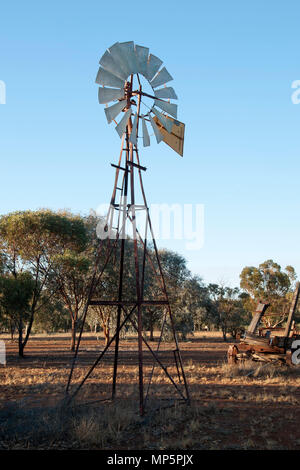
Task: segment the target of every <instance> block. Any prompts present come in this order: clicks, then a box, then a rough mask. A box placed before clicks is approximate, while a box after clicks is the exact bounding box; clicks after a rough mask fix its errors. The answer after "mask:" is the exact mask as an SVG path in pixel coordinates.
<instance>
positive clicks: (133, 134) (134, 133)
mask: <svg viewBox="0 0 300 470" xmlns="http://www.w3.org/2000/svg"><path fill="white" fill-rule="evenodd" d="M137 120H138V115H137V113H136V114H135V116H134V120H133V124H132V130H131V134H130V138H129V141H130V142H131V143H132V144H133V145H136V144H137Z"/></svg>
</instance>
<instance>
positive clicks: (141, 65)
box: [135, 45, 149, 78]
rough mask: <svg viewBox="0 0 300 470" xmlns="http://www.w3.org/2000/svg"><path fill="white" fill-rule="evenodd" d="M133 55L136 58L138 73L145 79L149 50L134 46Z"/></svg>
mask: <svg viewBox="0 0 300 470" xmlns="http://www.w3.org/2000/svg"><path fill="white" fill-rule="evenodd" d="M135 55H136V58H137V64H138V72H139V73H141V74H142V75H144V77H146V78H147V62H148V56H149V48H148V47H144V46H138V45H136V46H135Z"/></svg>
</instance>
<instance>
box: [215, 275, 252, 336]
mask: <svg viewBox="0 0 300 470" xmlns="http://www.w3.org/2000/svg"><path fill="white" fill-rule="evenodd" d="M208 289H209V292H210V296H211V300H212V303H211V306H210V315H211V318H212V321H213V322H214V323H215V325H216V326H217V327H218V328H220V329H221V330H222V333H223V339H224V341H227V333H231V334H232V336H233V337H236V334H237V330H238V329H240V328H241V327H243V326H244V325H245V322H247V320H248V319H247V311H246V310H245V309H244V305H243V301H242V299H241V297H240V291H239V288H238V287H235V288H231V287H226V286H219V285H218V284H209V286H208Z"/></svg>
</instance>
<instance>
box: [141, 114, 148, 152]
mask: <svg viewBox="0 0 300 470" xmlns="http://www.w3.org/2000/svg"><path fill="white" fill-rule="evenodd" d="M142 126H143V145H144V147H149V145H150V137H149V133H148V129H147V124H146V121H145V117H144V116H142Z"/></svg>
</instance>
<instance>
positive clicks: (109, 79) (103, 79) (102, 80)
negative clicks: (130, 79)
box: [96, 67, 124, 88]
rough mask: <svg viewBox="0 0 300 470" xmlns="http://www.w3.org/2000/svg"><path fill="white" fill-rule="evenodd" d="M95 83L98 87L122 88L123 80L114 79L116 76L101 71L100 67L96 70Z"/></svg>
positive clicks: (106, 71)
mask: <svg viewBox="0 0 300 470" xmlns="http://www.w3.org/2000/svg"><path fill="white" fill-rule="evenodd" d="M96 83H98V84H99V85H103V86H111V87H115V88H123V87H124V80H122V79H121V78H119V77H116V75H114V74H112V73H111V72H109V71H108V70H105V69H103V68H102V67H100V68H99V70H98V74H97V77H96Z"/></svg>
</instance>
